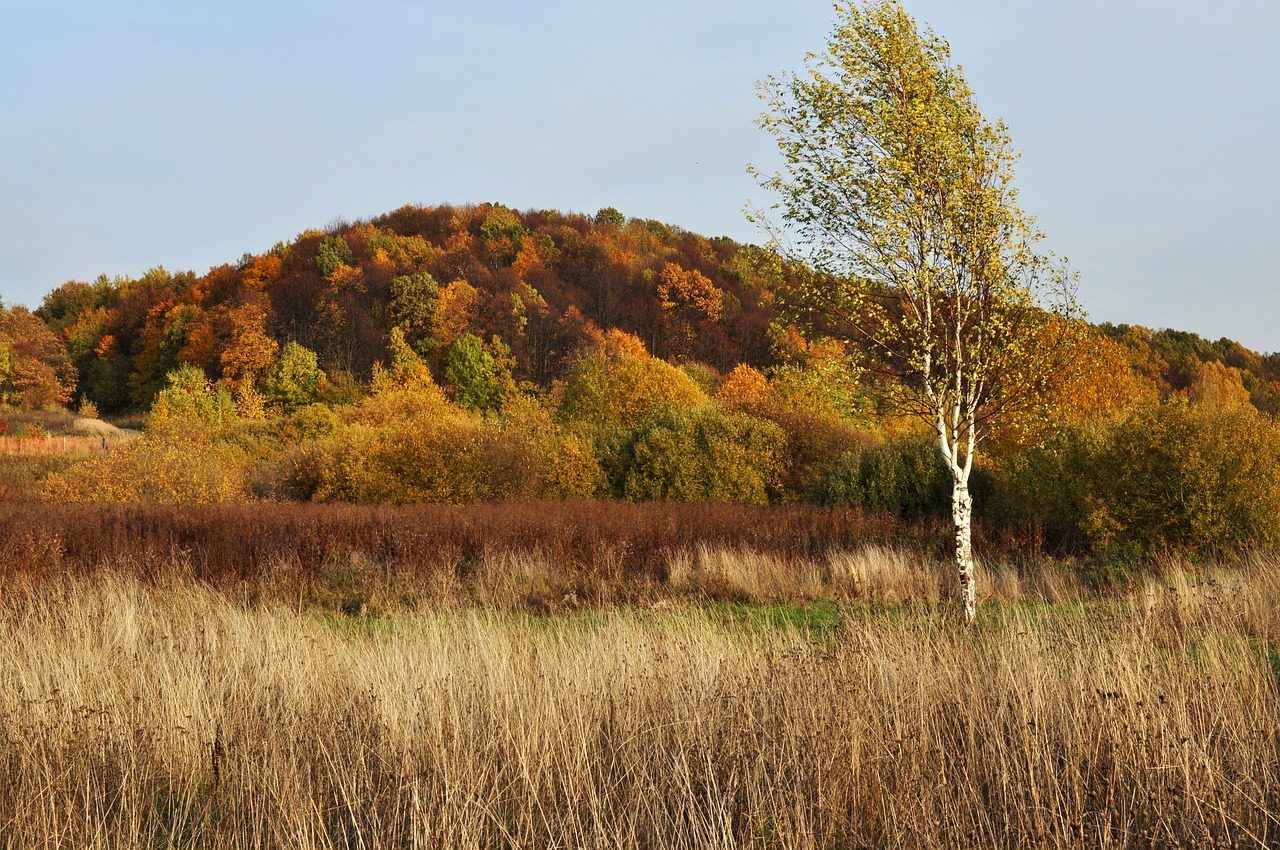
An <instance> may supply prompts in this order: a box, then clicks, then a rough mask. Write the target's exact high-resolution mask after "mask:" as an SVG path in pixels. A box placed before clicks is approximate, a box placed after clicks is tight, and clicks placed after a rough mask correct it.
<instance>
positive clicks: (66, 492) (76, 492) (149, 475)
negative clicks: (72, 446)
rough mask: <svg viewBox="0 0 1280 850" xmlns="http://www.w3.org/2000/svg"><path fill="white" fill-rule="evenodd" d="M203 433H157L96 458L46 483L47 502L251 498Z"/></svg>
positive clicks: (225, 455) (223, 452)
mask: <svg viewBox="0 0 1280 850" xmlns="http://www.w3.org/2000/svg"><path fill="white" fill-rule="evenodd" d="M202 433H203V432H202V431H201V429H200V428H198V427H196V428H193V429H181V428H171V429H164V428H161V429H158V430H157V433H155V434H152V433H148V434H147V435H146V436H143V437H140V438H137V439H134V440H131V441H129V442H127V443H124V444H123V445H119V446H117V447H114V448H111V449H110V450H108V451H105V452H100V453H98V454H95V455H93V456H92V457H90V458H89V459H87V460H84V461H81V462H79V463H77V464H75V465H74V466H72V467H70V468H69V469H67V470H66V471H64V472H60V473H57V474H54V475H51V476H50V477H49V478H47V479H46V480H45V483H44V487H43V489H42V491H41V498H42V500H44V501H46V502H63V503H66V502H72V503H74V502H143V503H153V504H212V503H218V502H238V501H244V500H245V499H246V498H247V495H246V489H245V475H244V471H243V469H242V468H241V465H240V464H239V463H238V462H237V460H236V459H235V458H234V457H233V456H232V455H231V453H230V452H229V451H228V450H227V449H225V448H223V447H221V446H218V445H216V444H213V443H209V442H207V441H205V440H203V439H201V434H202Z"/></svg>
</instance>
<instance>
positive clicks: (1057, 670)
mask: <svg viewBox="0 0 1280 850" xmlns="http://www.w3.org/2000/svg"><path fill="white" fill-rule="evenodd" d="M811 563H812V566H811V568H810V569H809V570H808V572H806V571H805V570H804V569H798V565H799V562H791V561H788V562H784V561H782V560H780V559H779V558H778V557H776V556H768V555H758V554H755V555H753V554H751V553H750V552H748V551H744V550H730V549H724V548H715V547H709V546H704V547H702V548H697V547H694V548H690V549H688V550H686V551H685V552H684V553H683V554H679V555H677V556H673V560H672V563H671V564H670V566H669V573H670V575H669V577H668V591H667V592H666V593H665V594H662V595H660V596H658V597H656V598H654V599H652V600H651V601H649V602H647V603H645V604H638V603H637V604H632V605H628V606H603V607H601V606H596V607H588V608H576V609H575V608H572V607H570V606H568V605H566V606H564V607H563V608H562V609H561V610H559V611H558V612H557V613H554V614H550V615H548V614H531V613H529V612H528V609H521V608H520V607H518V606H514V605H509V604H503V601H504V600H505V601H506V602H511V601H512V599H510V598H507V597H504V596H503V595H502V591H501V590H500V588H501V586H502V583H503V582H507V583H516V584H520V583H527V582H529V581H532V580H534V578H536V576H537V574H538V573H539V571H540V570H544V569H545V568H546V567H545V564H546V561H545V559H538V558H532V559H530V558H523V559H522V558H521V557H520V556H517V555H507V556H505V560H504V559H503V558H499V557H495V558H492V559H490V560H489V561H486V562H485V563H484V564H482V565H480V566H479V567H476V569H478V570H480V571H481V572H483V571H485V570H487V571H488V572H487V573H484V574H485V575H487V576H488V578H482V579H476V581H477V582H478V584H477V585H476V586H478V587H483V586H485V584H484V583H485V582H486V581H488V582H490V585H489V586H491V588H492V589H491V591H490V593H491V595H492V597H493V601H492V602H491V603H487V604H486V603H479V602H477V601H476V599H477V598H478V597H477V596H475V595H472V596H469V597H467V598H466V599H462V598H461V597H459V598H456V599H454V601H453V602H441V603H440V604H434V605H429V606H418V607H417V609H416V610H414V609H413V608H411V607H409V606H400V607H397V608H387V609H386V610H382V611H380V612H378V613H377V614H376V615H368V614H367V612H366V615H363V616H361V615H355V616H352V615H346V614H342V613H339V612H338V611H337V610H336V609H334V608H333V607H325V606H322V605H318V604H315V603H314V601H308V600H301V599H300V600H296V601H295V602H294V603H292V604H290V603H289V602H287V601H286V600H284V599H283V598H282V597H280V598H275V597H269V596H265V597H263V598H261V599H259V600H258V601H253V600H252V599H249V598H248V597H246V596H243V595H237V594H236V593H234V592H229V591H227V590H225V589H224V590H217V589H213V588H211V587H210V586H209V585H208V584H206V583H203V582H200V581H197V580H194V579H192V578H191V577H190V575H188V574H183V573H182V571H181V570H173V571H172V572H171V573H169V574H168V575H164V574H161V573H158V572H155V571H152V572H150V573H149V574H147V575H145V576H142V577H140V574H139V570H138V565H137V564H130V563H128V562H127V561H123V560H122V561H121V562H120V563H119V564H117V565H116V567H112V566H110V565H102V566H101V567H100V568H98V569H95V570H93V571H89V572H83V571H76V570H63V571H60V572H55V573H53V574H51V575H49V576H47V577H46V578H45V579H44V580H42V581H39V582H33V581H31V580H29V578H30V574H29V573H12V574H10V575H9V576H8V578H6V579H5V581H4V583H3V585H0V587H2V588H3V593H4V597H3V602H2V603H0V645H2V646H4V648H5V651H4V652H3V653H2V654H0V736H2V737H0V775H2V776H3V777H4V781H3V782H0V846H3V847H6V848H45V847H48V848H52V847H57V848H138V847H148V848H149V847H156V848H159V847H224V848H250V847H253V848H258V847H280V848H286V847H287V848H311V847H324V848H328V847H352V848H355V847H367V848H388V847H405V848H409V847H442V848H445V847H447V848H466V847H477V848H479V847H484V848H516V847H538V848H542V847H619V848H622V847H637V848H639V847H643V848H668V847H669V848H678V847H679V848H694V847H697V848H731V847H759V848H802V847H839V848H862V847H886V848H888V847H894V848H896V847H921V848H933V847H936V848H954V847H961V848H968V847H973V848H978V847H982V848H988V847H1009V848H1015V847H1062V848H1068V847H1070V848H1075V847H1157V848H1165V847H1207V846H1219V847H1267V846H1276V845H1277V844H1278V843H1280V820H1278V817H1280V815H1278V813H1280V725H1278V724H1277V718H1278V717H1280V692H1278V689H1277V667H1278V666H1280V569H1278V565H1277V564H1275V563H1273V562H1270V561H1265V560H1261V559H1255V560H1252V561H1248V562H1246V563H1244V564H1241V565H1237V566H1236V567H1234V568H1231V569H1225V568H1224V569H1220V570H1216V571H1214V572H1202V573H1199V574H1179V573H1171V574H1169V575H1166V576H1163V577H1158V578H1150V579H1148V580H1146V581H1145V582H1142V583H1137V584H1135V585H1134V586H1133V587H1132V589H1131V590H1129V591H1127V592H1126V593H1124V594H1112V595H1108V596H1105V597H1103V596H1095V595H1091V594H1089V593H1087V592H1085V591H1083V590H1082V588H1080V587H1079V586H1076V585H1071V584H1070V583H1069V582H1067V581H1066V580H1065V579H1058V580H1054V581H1053V582H1048V583H1041V584H1035V583H1034V582H1031V581H1029V580H1027V579H1025V578H1019V576H1018V575H1017V574H1016V573H1013V572H1006V573H1004V574H1002V575H1001V576H1000V577H999V579H998V580H993V581H991V582H989V583H988V585H987V586H986V588H985V592H986V595H987V600H988V601H987V605H986V607H985V608H984V610H983V618H982V621H981V624H980V626H979V627H977V628H975V629H965V628H963V627H961V626H960V625H959V624H958V621H957V619H956V616H955V613H954V612H953V611H952V610H951V608H950V606H948V605H947V604H945V603H942V604H939V603H936V602H934V601H932V600H935V599H937V598H938V594H939V587H940V582H939V579H938V577H937V575H936V572H935V571H933V570H932V569H931V568H929V567H927V566H925V561H924V560H922V559H919V558H910V557H906V556H904V555H902V554H901V553H899V552H895V551H893V550H887V549H867V550H854V549H850V550H847V551H845V552H844V553H843V554H840V555H833V556H829V557H828V558H827V559H826V560H825V561H820V560H814V561H812V562H811ZM799 566H802V565H799ZM797 569H798V571H797ZM24 576H25V578H24ZM531 576H532V577H533V578H531ZM706 588H712V589H714V588H720V591H721V592H722V598H741V599H748V598H754V599H764V598H775V599H782V598H784V597H787V596H791V597H793V598H794V599H800V600H803V599H807V600H809V601H808V602H805V603H798V602H785V603H784V602H774V603H765V602H754V603H747V602H736V603H734V602H727V601H722V602H710V601H708V600H709V599H710V596H709V595H708V594H707V593H706V592H704V590H705V589H706ZM726 588H730V589H733V588H736V590H734V592H733V593H726Z"/></svg>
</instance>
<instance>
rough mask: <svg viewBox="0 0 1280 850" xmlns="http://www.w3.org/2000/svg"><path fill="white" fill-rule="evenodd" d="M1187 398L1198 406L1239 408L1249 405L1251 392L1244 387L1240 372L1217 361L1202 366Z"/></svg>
mask: <svg viewBox="0 0 1280 850" xmlns="http://www.w3.org/2000/svg"><path fill="white" fill-rule="evenodd" d="M1187 398H1189V399H1190V400H1191V401H1193V402H1196V403H1197V404H1204V405H1208V406H1210V407H1217V408H1224V409H1227V408H1239V407H1244V406H1246V405H1249V403H1250V402H1249V391H1248V390H1247V389H1245V387H1244V381H1243V380H1242V379H1241V374H1240V370H1239V369H1237V368H1235V367H1234V366H1227V365H1225V364H1223V363H1219V362H1218V361H1217V360H1209V361H1207V362H1205V363H1202V364H1200V369H1199V370H1198V371H1197V372H1196V376H1195V378H1193V379H1192V381H1191V386H1189V387H1188V388H1187Z"/></svg>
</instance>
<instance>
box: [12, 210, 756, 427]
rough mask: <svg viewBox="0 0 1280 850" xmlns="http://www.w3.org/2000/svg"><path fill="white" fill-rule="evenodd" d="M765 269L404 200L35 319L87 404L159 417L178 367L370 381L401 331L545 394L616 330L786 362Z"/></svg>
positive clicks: (642, 229)
mask: <svg viewBox="0 0 1280 850" xmlns="http://www.w3.org/2000/svg"><path fill="white" fill-rule="evenodd" d="M753 258H755V259H753ZM759 266H760V263H759V262H758V252H757V251H755V250H754V249H750V248H746V247H744V246H741V245H739V244H737V243H735V242H733V241H731V240H729V239H708V238H705V237H702V236H698V235H695V234H692V233H688V232H686V231H684V230H681V229H679V228H676V227H671V226H668V225H665V224H661V223H659V222H656V221H641V220H638V219H631V220H630V221H627V220H625V219H624V218H623V216H622V215H621V214H619V213H618V212H617V211H616V210H613V209H604V210H601V211H600V212H599V213H598V214H596V215H595V216H586V215H578V214H562V213H558V212H548V211H542V212H532V211H530V212H524V213H521V212H517V211H515V210H512V209H509V208H507V207H504V206H501V205H498V204H482V205H480V206H474V207H452V206H439V207H427V208H421V207H403V208H401V209H398V210H396V211H395V212H392V213H389V214H387V215H384V216H381V217H379V218H377V219H374V220H372V221H369V222H362V223H358V224H341V225H336V226H331V227H329V228H328V229H327V230H325V231H319V230H311V231H307V232H305V233H302V234H300V235H299V236H298V237H296V238H295V239H294V240H293V241H292V242H291V243H289V244H285V243H283V242H282V243H280V244H278V245H276V246H275V247H274V248H272V249H271V250H270V251H267V252H266V253H263V254H260V255H251V254H245V255H244V256H243V257H242V258H241V259H240V261H239V262H237V263H235V264H234V265H224V266H219V267H217V268H213V269H211V270H209V272H208V273H207V274H204V275H201V276H197V275H195V274H194V273H190V272H185V273H180V274H172V273H169V272H166V271H164V270H161V269H157V270H154V271H152V272H150V273H148V274H146V275H145V276H143V277H142V278H140V279H137V280H130V279H116V280H107V279H105V278H99V279H98V280H97V281H96V282H95V283H91V284H90V283H82V282H74V281H73V282H69V283H66V284H64V285H63V286H61V287H59V288H58V289H57V290H55V291H53V292H52V293H50V294H49V295H48V296H47V297H46V298H45V300H44V304H43V306H42V307H41V308H40V309H39V310H37V311H36V312H37V315H39V316H40V317H41V318H43V319H44V320H45V321H46V322H47V323H48V324H49V326H50V327H51V328H52V329H53V330H54V331H55V332H56V333H57V334H58V335H59V336H60V337H61V338H62V339H64V340H65V343H66V348H67V353H68V355H69V356H70V358H71V360H72V362H73V363H74V365H75V367H76V370H77V374H78V376H79V386H78V388H77V395H78V396H80V397H82V398H84V399H88V400H90V401H93V402H95V403H96V404H97V405H98V407H99V408H100V409H102V410H103V411H104V412H106V411H113V410H123V409H130V408H132V409H137V408H145V407H146V406H147V405H148V404H149V402H150V401H151V399H153V398H154V396H155V394H156V392H158V390H159V389H160V388H161V387H162V386H163V385H164V381H165V376H166V375H167V374H168V373H169V372H170V371H172V370H173V369H174V368H175V367H176V366H178V365H179V364H181V363H190V364H194V365H197V366H199V367H201V368H202V369H203V370H204V371H205V373H206V375H208V376H209V377H210V378H212V379H215V380H222V381H225V382H227V383H228V384H233V385H234V384H237V383H240V382H242V381H246V380H247V381H254V382H256V381H259V380H260V379H261V378H262V377H263V376H264V375H265V374H266V372H267V370H268V369H270V367H271V366H272V362H273V359H274V358H275V357H276V355H277V353H278V352H279V351H280V349H281V347H282V346H283V345H285V344H286V343H287V342H296V343H299V344H300V345H302V346H304V347H306V348H308V349H310V350H311V351H314V352H315V353H316V355H317V356H318V359H319V365H320V367H321V368H322V369H323V370H324V371H325V372H326V374H328V375H329V376H330V377H331V379H335V380H341V379H342V378H343V377H344V376H346V377H350V378H353V379H355V380H358V381H362V382H363V381H366V380H367V379H368V377H369V375H370V372H371V369H372V367H373V365H374V364H375V363H377V362H380V361H384V360H385V359H386V358H387V351H388V340H389V337H390V334H391V331H392V329H394V328H400V329H401V330H402V331H403V333H404V336H405V339H406V340H407V341H408V343H409V344H410V345H411V346H412V347H413V348H414V349H415V350H416V351H417V352H418V354H419V355H421V356H422V357H424V358H425V359H426V361H427V362H428V363H429V364H431V365H432V366H433V369H435V370H436V371H437V372H439V371H441V369H442V365H443V361H444V357H445V355H446V353H447V352H448V351H449V350H450V348H451V347H453V346H455V345H457V344H458V343H459V341H460V340H463V339H464V338H468V342H469V343H470V344H471V345H474V344H475V341H478V342H479V343H480V345H481V346H482V347H483V349H484V350H485V351H486V352H487V353H488V354H489V355H490V356H492V357H494V358H495V359H496V361H497V362H498V363H499V364H500V365H501V366H503V367H505V368H507V369H509V370H510V373H511V377H512V378H513V379H514V380H515V381H516V382H517V383H519V382H529V383H531V384H534V385H537V386H540V387H546V386H547V385H548V384H549V383H550V382H551V381H552V380H553V379H554V378H555V377H556V376H558V375H559V374H560V372H561V370H562V369H563V367H564V365H565V360H566V358H567V357H569V356H571V355H572V354H574V353H575V352H576V351H578V350H580V349H581V348H582V347H583V345H584V343H585V342H586V341H587V340H589V339H590V338H592V337H593V336H597V335H598V334H599V333H600V331H602V330H607V329H610V328H619V329H621V330H624V331H626V332H628V333H631V334H634V335H635V336H637V337H639V338H640V340H642V341H643V342H644V343H645V344H646V345H647V346H648V348H649V351H650V352H651V353H652V354H654V355H655V356H658V357H661V358H663V359H670V360H673V361H680V362H689V361H694V362H699V363H703V364H706V365H708V366H711V367H712V368H713V369H716V370H720V371H727V370H728V369H731V368H732V367H734V366H735V365H737V364H738V363H748V364H751V365H753V366H756V367H760V368H765V367H768V366H770V365H772V364H773V362H774V361H773V355H772V354H771V346H770V340H769V334H768V328H769V326H770V323H771V322H773V320H774V318H775V312H774V309H773V307H772V301H771V296H770V287H769V286H768V285H767V283H766V282H765V281H764V280H763V279H762V277H761V272H760V271H758V267H759Z"/></svg>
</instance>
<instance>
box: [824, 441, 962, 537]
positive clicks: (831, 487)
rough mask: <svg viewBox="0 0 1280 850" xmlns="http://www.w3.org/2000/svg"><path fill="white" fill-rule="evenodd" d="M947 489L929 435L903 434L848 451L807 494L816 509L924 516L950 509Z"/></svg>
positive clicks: (946, 476)
mask: <svg viewBox="0 0 1280 850" xmlns="http://www.w3.org/2000/svg"><path fill="white" fill-rule="evenodd" d="M951 487H952V484H951V476H950V474H949V473H948V472H947V468H946V465H945V464H944V463H943V461H942V456H941V454H940V453H939V451H938V446H937V443H935V442H934V441H933V439H931V438H930V436H928V435H904V436H897V437H892V438H890V439H888V440H886V441H885V442H884V443H881V444H879V445H874V446H870V447H867V448H865V449H861V450H854V451H849V452H846V453H845V454H844V455H842V456H841V457H840V458H839V459H838V461H837V462H836V464H835V465H834V467H833V468H832V469H831V470H830V471H829V472H828V473H827V474H826V475H824V476H822V477H821V478H820V479H819V480H818V481H817V482H816V483H815V484H814V485H813V487H812V489H811V490H810V493H809V495H810V499H811V501H814V502H817V503H818V504H820V505H839V506H847V507H860V508H863V509H865V510H868V511H873V512H884V513H888V514H891V515H893V516H898V517H923V516H937V515H942V514H944V513H945V512H946V511H948V510H949V509H950V505H951Z"/></svg>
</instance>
